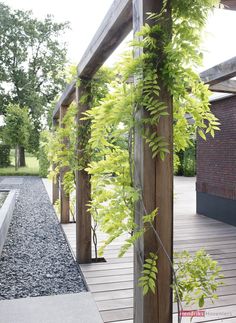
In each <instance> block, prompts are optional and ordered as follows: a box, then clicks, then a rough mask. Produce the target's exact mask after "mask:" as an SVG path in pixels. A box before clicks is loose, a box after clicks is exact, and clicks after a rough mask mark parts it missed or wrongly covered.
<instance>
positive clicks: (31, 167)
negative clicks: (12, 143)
mask: <svg viewBox="0 0 236 323" xmlns="http://www.w3.org/2000/svg"><path fill="white" fill-rule="evenodd" d="M25 156H26V157H25V161H26V167H19V168H18V170H17V171H15V166H14V161H15V160H14V150H11V155H10V158H11V164H12V165H11V166H9V167H3V168H0V176H11V175H13V176H14V175H15V176H24V175H39V162H38V159H37V158H36V157H34V156H33V155H32V154H29V153H26V154H25Z"/></svg>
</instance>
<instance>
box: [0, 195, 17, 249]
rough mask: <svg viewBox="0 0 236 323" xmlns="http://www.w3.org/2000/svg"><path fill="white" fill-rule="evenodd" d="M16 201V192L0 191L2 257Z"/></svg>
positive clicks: (0, 243) (0, 245)
mask: <svg viewBox="0 0 236 323" xmlns="http://www.w3.org/2000/svg"><path fill="white" fill-rule="evenodd" d="M15 199H16V191H15V190H10V191H9V190H1V191H0V255H1V253H2V249H3V246H4V243H5V240H6V237H7V232H8V229H9V225H10V222H11V218H12V214H13V210H14V206H15Z"/></svg>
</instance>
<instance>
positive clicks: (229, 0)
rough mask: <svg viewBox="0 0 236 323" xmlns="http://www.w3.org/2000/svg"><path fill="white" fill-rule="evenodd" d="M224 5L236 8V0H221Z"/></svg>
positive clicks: (228, 7)
mask: <svg viewBox="0 0 236 323" xmlns="http://www.w3.org/2000/svg"><path fill="white" fill-rule="evenodd" d="M221 3H222V4H223V5H224V9H228V10H236V0H221Z"/></svg>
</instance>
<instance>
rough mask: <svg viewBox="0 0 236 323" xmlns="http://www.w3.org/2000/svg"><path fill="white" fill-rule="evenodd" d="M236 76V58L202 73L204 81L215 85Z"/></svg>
mask: <svg viewBox="0 0 236 323" xmlns="http://www.w3.org/2000/svg"><path fill="white" fill-rule="evenodd" d="M234 76H236V56H234V57H232V58H231V59H229V60H227V61H225V62H223V63H220V64H218V65H216V66H214V67H211V68H209V69H207V70H205V71H204V72H202V73H200V77H201V79H202V81H203V82H204V83H206V84H210V85H214V84H217V83H220V82H222V81H226V80H228V79H230V78H232V77H234Z"/></svg>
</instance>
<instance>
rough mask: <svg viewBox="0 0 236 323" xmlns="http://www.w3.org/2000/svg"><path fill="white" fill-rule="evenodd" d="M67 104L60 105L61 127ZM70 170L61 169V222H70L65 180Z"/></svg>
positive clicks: (65, 141)
mask: <svg viewBox="0 0 236 323" xmlns="http://www.w3.org/2000/svg"><path fill="white" fill-rule="evenodd" d="M66 111H67V106H63V105H62V106H61V107H60V127H62V128H63V127H64V125H63V123H62V120H63V118H64V116H65V114H66ZM67 140H68V139H67V138H64V139H63V142H64V144H66V143H67ZM67 171H68V167H62V168H61V169H60V202H61V203H60V211H61V212H60V213H61V223H69V222H70V197H69V195H68V194H67V193H66V192H65V190H64V185H63V180H64V175H65V173H66V172H67Z"/></svg>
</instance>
